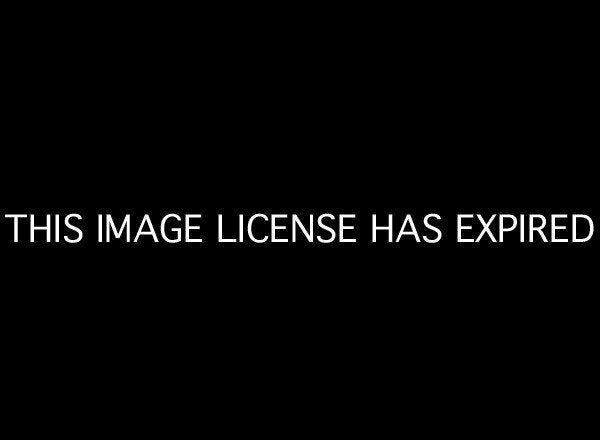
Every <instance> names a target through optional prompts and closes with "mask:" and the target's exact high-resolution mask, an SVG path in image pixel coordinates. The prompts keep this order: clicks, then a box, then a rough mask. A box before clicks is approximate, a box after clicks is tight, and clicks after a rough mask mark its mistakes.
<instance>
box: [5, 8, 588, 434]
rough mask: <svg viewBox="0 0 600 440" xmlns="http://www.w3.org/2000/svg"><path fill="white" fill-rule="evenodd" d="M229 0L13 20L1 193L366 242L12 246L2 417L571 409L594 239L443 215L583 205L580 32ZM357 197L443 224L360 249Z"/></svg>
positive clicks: (20, 204)
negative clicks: (500, 235)
mask: <svg viewBox="0 0 600 440" xmlns="http://www.w3.org/2000/svg"><path fill="white" fill-rule="evenodd" d="M52 12H57V11H52ZM153 12H157V11H153ZM163 12H164V11H163ZM247 12H248V14H247V13H246V12H240V11H239V10H237V9H236V11H233V10H232V11H228V12H227V13H225V14H224V15H223V14H221V15H216V14H215V13H214V12H212V11H211V12H207V11H204V12H195V13H193V14H190V15H188V14H186V13H184V12H183V11H180V12H177V13H175V15H173V16H171V15H170V14H169V15H167V14H166V13H165V15H164V16H163V14H162V12H161V14H159V15H160V18H156V16H155V15H152V17H150V16H147V15H146V13H145V12H144V13H141V12H140V11H137V12H136V13H133V14H127V15H126V14H125V13H124V12H122V13H119V14H114V16H112V15H111V16H110V17H107V18H102V19H100V18H99V17H100V15H97V14H100V12H97V13H96V12H95V13H94V14H92V15H85V19H83V18H82V16H78V18H77V19H75V18H74V19H66V22H65V23H63V22H62V21H57V20H50V19H48V16H46V17H45V16H44V14H43V13H41V14H40V16H36V17H35V19H34V18H33V15H36V14H34V13H33V12H32V11H30V12H28V14H26V15H25V16H23V17H24V19H25V20H24V21H19V23H18V24H16V25H15V26H14V29H10V30H8V31H7V39H6V44H5V52H4V55H3V66H4V67H3V70H4V72H3V73H4V74H5V79H4V80H3V85H4V87H3V96H4V99H3V110H4V111H3V124H2V125H3V133H4V136H3V137H4V142H3V156H4V158H3V160H2V173H1V176H2V177H1V179H2V201H1V202H2V205H1V206H2V213H3V214H4V213H5V212H31V213H42V212H43V213H67V212H79V213H83V214H86V215H87V216H89V215H92V214H94V213H96V212H105V211H107V210H110V211H113V212H124V211H131V212H151V213H153V214H155V215H158V214H160V213H163V212H169V211H175V212H179V213H186V212H190V213H202V214H204V215H205V216H206V217H208V218H210V217H211V216H214V215H215V214H216V213H217V212H222V211H229V212H237V211H239V210H243V211H246V212H252V211H256V212H288V213H292V212H294V213H319V212H325V211H328V212H334V213H335V212H356V213H359V215H361V243H360V244H359V245H348V246H342V245H338V246H331V247H326V248H323V247H321V248H317V247H291V246H285V245H283V246H275V245H273V246H268V247H262V248H252V247H244V248H234V249H232V248H227V249H225V248H218V247H216V246H214V245H210V244H207V245H206V246H199V247H175V248H164V247H158V248H154V247H152V246H138V247H129V248H128V247H126V246H124V247H117V248H115V247H111V248H102V247H98V246H95V245H94V244H93V243H88V244H83V245H81V246H76V247H63V246H54V247H53V246H39V247H35V248H31V247H27V246H23V247H20V246H10V245H9V243H8V242H7V240H4V242H3V245H2V254H3V257H5V258H3V263H2V264H3V270H2V273H3V278H4V282H3V284H4V285H5V286H6V287H5V288H3V289H2V291H3V295H2V301H3V303H4V304H3V307H2V311H3V314H4V315H5V319H3V324H4V327H5V331H4V338H3V339H4V341H5V347H6V348H5V355H6V356H5V358H6V362H5V365H7V366H8V367H9V370H10V373H9V374H8V375H7V376H6V382H7V384H8V385H9V386H10V388H11V389H13V388H14V389H15V393H14V394H11V396H14V397H11V404H10V408H11V412H12V413H13V414H15V415H20V416H23V414H31V410H32V409H34V408H35V409H38V410H40V411H39V412H40V413H41V414H45V415H46V417H47V418H45V419H44V420H47V421H46V422H44V423H49V424H52V425H57V426H63V423H67V424H71V423H73V420H74V419H77V420H78V421H83V422H88V423H86V425H87V426H88V427H89V426H99V427H107V426H109V425H112V422H113V421H123V420H128V421H131V420H133V421H134V425H136V426H138V427H148V426H150V427H152V428H153V429H158V426H157V425H160V426H163V427H165V428H166V429H167V430H168V431H171V430H174V429H176V428H180V427H181V426H183V425H184V424H183V422H184V421H191V422H192V423H193V424H201V426H198V427H200V428H202V427H203V426H204V425H203V423H205V420H207V419H208V420H210V421H212V422H213V423H214V422H216V423H217V424H218V425H219V426H221V427H222V429H225V430H230V429H239V428H242V429H251V428H255V427H256V428H261V429H266V428H269V429H273V428H274V427H275V426H276V425H278V424H279V423H281V422H283V423H282V424H283V426H284V427H285V428H286V429H287V430H286V431H282V432H288V431H290V430H291V431H295V430H298V429H306V430H308V432H314V431H313V430H312V429H313V428H312V427H313V426H315V422H317V423H318V422H323V421H328V422H330V423H329V426H330V428H329V429H331V430H332V431H331V432H337V430H340V429H344V428H350V429H357V430H358V429H359V428H363V429H365V430H366V431H365V432H372V431H373V430H375V429H383V428H384V427H386V426H387V425H388V424H389V423H391V424H392V426H395V427H396V428H399V427H400V428H401V427H403V426H407V427H408V425H404V424H403V423H405V422H401V421H402V420H407V419H408V420H410V421H412V422H413V423H416V424H418V425H420V426H421V427H422V428H423V429H426V430H431V429H440V428H441V429H455V428H460V429H465V428H467V427H469V428H471V429H473V428H474V427H475V425H477V424H478V423H481V422H483V425H484V426H485V427H486V428H487V429H488V430H490V429H491V430H497V429H507V430H509V432H512V431H510V430H511V429H512V428H511V427H512V426H514V423H515V422H522V421H525V420H528V421H532V420H533V421H534V423H532V424H531V426H532V428H533V429H540V427H548V426H551V427H553V428H556V429H557V428H558V426H557V425H559V424H560V425H561V426H563V427H566V428H568V429H573V424H572V423H573V419H572V418H571V416H572V415H573V414H576V415H577V417H578V418H579V420H580V421H581V420H583V419H584V418H585V417H586V414H588V411H589V409H586V408H587V405H586V403H585V402H586V396H589V395H590V394H591V393H592V390H593V389H595V388H594V385H593V381H592V375H591V372H592V371H593V369H594V366H595V365H596V364H595V363H594V362H592V359H593V356H592V355H593V348H594V347H593V341H594V339H595V338H596V336H597V327H598V326H597V322H596V320H595V314H596V310H597V304H596V301H595V299H594V297H593V295H594V293H595V290H597V289H596V287H595V284H594V283H593V281H595V279H594V269H595V266H596V262H597V253H596V247H597V238H595V239H594V242H593V243H590V244H587V245H560V244H559V245H552V246H544V245H541V246H522V245H521V246H518V245H515V244H508V245H506V246H486V245H482V246H460V245H458V244H456V243H455V242H454V241H455V240H454V238H455V236H454V225H453V218H454V216H455V215H456V214H457V213H460V212H477V213H487V214H490V213H512V214H518V213H530V212H531V213H545V214H549V213H585V214H588V215H592V216H593V217H594V218H595V220H596V221H597V212H598V211H597V208H596V207H595V205H596V203H595V200H596V199H595V195H594V193H593V188H594V187H595V186H596V184H595V180H596V179H595V178H594V177H595V174H594V161H593V159H592V154H593V152H592V147H593V146H594V145H596V144H597V135H596V133H595V130H594V128H595V121H596V118H597V108H596V107H595V102H596V101H597V85H596V84H595V82H594V81H593V78H595V77H597V69H596V68H595V66H594V65H593V54H594V52H593V49H594V47H593V46H592V44H591V43H592V40H591V39H589V38H590V36H589V35H588V33H591V32H592V29H591V28H589V27H588V26H587V25H586V24H585V23H584V22H583V21H582V19H581V18H580V17H575V18H569V17H567V16H566V15H565V16H563V17H561V19H560V20H559V21H556V19H553V20H550V19H549V18H543V17H542V16H541V15H540V14H539V13H536V14H532V15H527V17H526V18H524V17H525V13H524V11H521V13H520V14H516V15H514V16H513V15H510V14H509V16H506V15H504V14H500V11H496V12H494V13H487V12H483V11H481V13H480V15H477V13H476V12H475V11H469V14H466V11H445V12H441V11H427V12H425V13H420V14H416V13H414V12H412V11H404V12H397V11H395V12H393V13H392V12H385V11H380V12H376V13H374V14H371V13H369V14H367V13H366V11H353V12H354V14H351V15H347V14H346V13H344V14H338V13H332V14H328V15H327V17H326V18H325V14H324V11H321V13H319V14H308V16H307V15H306V14H303V13H301V11H295V12H293V13H284V12H283V11H281V12H280V13H276V12H275V11H272V10H270V11H269V13H268V14H267V13H266V12H265V11H262V12H261V11H255V10H253V11H247ZM305 12H306V11H305ZM338 12H339V11H338ZM446 12H448V13H449V12H453V13H454V15H446ZM538 12H539V11H538ZM69 13H70V14H73V13H74V12H73V11H70V12H69ZM250 13H253V14H251V15H249V14H250ZM75 14H76V13H75ZM278 14H280V15H278ZM470 14H474V15H470ZM184 16H185V18H184ZM69 17H70V15H69ZM102 17H104V15H102ZM257 17H259V18H260V19H259V18H257ZM517 17H518V18H517ZM63 18H65V16H64V15H63ZM375 212H376V213H380V214H387V213H395V214H405V213H413V214H423V213H428V212H438V213H440V214H441V215H443V217H444V219H445V220H446V221H447V225H448V227H447V228H445V229H444V233H445V238H444V241H443V243H441V244H440V245H438V246H420V247H417V246H413V245H411V244H410V243H407V244H406V245H401V246H394V247H377V248H376V247H374V246H371V245H369V244H368V238H369V234H368V229H367V228H366V225H368V223H364V221H365V220H368V218H369V215H370V214H371V213H375ZM363 229H366V232H365V231H363ZM3 233H5V231H3ZM4 237H6V235H4ZM54 411H56V412H58V413H61V414H63V416H62V417H54V416H52V414H53V412H54ZM36 413H38V412H36ZM40 417H41V416H40ZM173 417H174V418H173ZM40 420H41V419H40ZM92 423H93V424H92ZM578 425H579V423H578ZM48 426H50V425H48ZM133 429H139V428H135V427H134V428H133Z"/></svg>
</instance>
